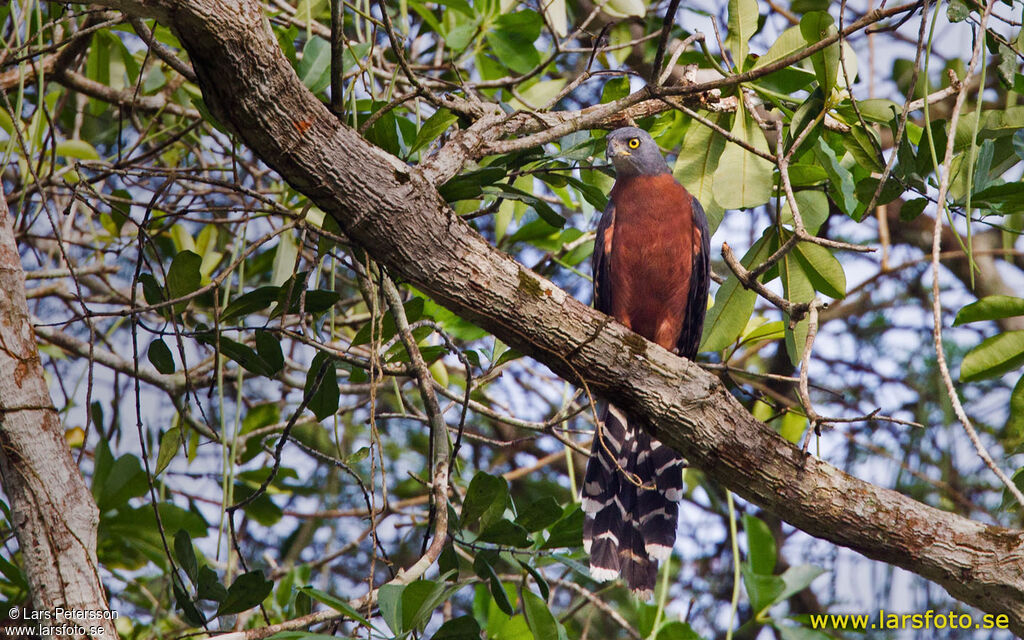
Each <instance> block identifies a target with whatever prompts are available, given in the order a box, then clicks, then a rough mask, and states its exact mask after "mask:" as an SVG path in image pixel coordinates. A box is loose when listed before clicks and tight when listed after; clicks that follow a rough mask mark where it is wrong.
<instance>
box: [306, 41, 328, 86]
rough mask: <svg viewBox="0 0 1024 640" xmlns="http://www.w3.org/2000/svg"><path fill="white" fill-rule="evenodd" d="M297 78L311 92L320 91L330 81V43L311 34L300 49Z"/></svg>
mask: <svg viewBox="0 0 1024 640" xmlns="http://www.w3.org/2000/svg"><path fill="white" fill-rule="evenodd" d="M298 74H299V79H300V80H302V84H304V85H306V87H307V88H308V89H309V90H310V91H312V92H313V93H320V92H321V91H323V90H324V89H326V88H327V85H328V84H330V82H331V43H330V42H328V41H327V40H324V39H323V38H321V37H320V36H313V37H312V38H310V39H309V40H308V41H307V42H306V46H305V47H303V49H302V60H301V61H299V69H298Z"/></svg>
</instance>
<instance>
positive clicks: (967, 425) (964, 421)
mask: <svg viewBox="0 0 1024 640" xmlns="http://www.w3.org/2000/svg"><path fill="white" fill-rule="evenodd" d="M995 3H996V0H991V1H990V2H989V3H988V4H987V5H986V7H985V13H984V15H983V16H982V17H981V23H980V25H979V30H980V35H978V37H977V42H976V43H975V45H974V53H973V55H972V56H971V63H970V64H969V65H968V66H967V74H966V75H965V76H964V82H963V86H962V87H961V89H960V92H959V93H957V96H956V102H955V103H954V105H953V112H952V115H951V116H950V119H949V130H950V131H956V126H957V123H958V121H959V120H960V109H961V108H962V107H963V104H964V101H965V100H966V98H967V87H968V86H970V82H968V80H969V79H970V77H971V75H973V74H974V69H975V67H977V64H978V60H979V58H980V57H981V52H982V49H983V48H984V46H985V37H986V36H985V34H986V31H985V24H986V23H987V22H988V18H989V16H990V15H991V13H992V7H993V6H994V5H995ZM978 99H979V100H980V99H981V95H980V93H979V95H978ZM955 138H956V136H953V135H950V136H949V139H948V140H947V141H946V155H945V157H944V158H943V161H942V166H943V167H945V171H943V172H941V176H940V180H939V195H938V200H939V210H938V211H937V212H936V214H935V226H934V228H933V230H932V337H933V341H934V344H935V358H936V361H937V362H938V365H939V373H940V374H941V376H942V383H943V384H944V385H945V387H946V395H947V396H948V397H949V401H950V403H951V404H952V406H953V412H954V413H955V414H956V417H957V418H958V419H959V420H960V424H961V426H963V428H964V432H965V433H966V434H967V438H968V439H969V440H970V441H971V444H972V445H974V450H975V451H977V453H978V457H980V458H981V459H982V461H983V462H984V463H985V466H987V467H988V468H989V469H991V470H992V472H993V473H994V474H996V477H997V478H999V480H1000V482H1002V483H1003V485H1005V486H1006V489H1007V491H1009V492H1010V494H1011V495H1012V496H1013V497H1014V499H1016V500H1017V503H1018V504H1020V505H1021V507H1024V493H1022V492H1021V490H1020V489H1018V488H1017V485H1015V484H1014V483H1013V480H1011V479H1010V478H1009V477H1008V476H1007V475H1006V474H1005V473H1004V472H1003V470H1002V469H1000V468H999V466H998V465H997V464H996V463H995V461H994V460H993V459H992V456H991V455H989V453H988V451H987V450H986V449H985V445H984V444H983V443H982V442H981V438H980V437H978V432H977V431H976V430H975V428H974V425H973V424H971V420H970V418H969V417H968V416H967V412H966V411H964V407H963V404H962V403H961V402H960V395H959V394H958V393H957V390H956V387H955V386H954V385H953V378H952V376H950V373H949V366H948V365H947V364H946V353H945V350H944V348H943V345H942V300H941V297H940V293H941V291H940V288H939V265H940V262H939V255H940V253H941V249H942V209H943V208H945V203H946V196H947V194H948V193H949V182H950V177H951V174H952V167H951V165H952V162H953V148H954V143H955ZM893 155H895V154H893Z"/></svg>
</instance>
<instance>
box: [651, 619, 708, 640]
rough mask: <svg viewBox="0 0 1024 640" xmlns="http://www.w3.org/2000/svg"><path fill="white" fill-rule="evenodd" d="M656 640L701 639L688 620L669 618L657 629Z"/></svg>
mask: <svg viewBox="0 0 1024 640" xmlns="http://www.w3.org/2000/svg"><path fill="white" fill-rule="evenodd" d="M656 640H701V637H700V636H699V635H698V634H697V632H696V631H694V630H693V627H691V626H690V624H689V623H688V622H680V621H679V620H671V621H669V622H666V623H664V624H663V625H661V628H659V629H658V635H657V637H656Z"/></svg>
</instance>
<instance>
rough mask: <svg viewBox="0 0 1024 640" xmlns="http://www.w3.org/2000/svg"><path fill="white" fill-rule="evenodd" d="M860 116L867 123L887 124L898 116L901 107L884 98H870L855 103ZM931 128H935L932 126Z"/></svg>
mask: <svg viewBox="0 0 1024 640" xmlns="http://www.w3.org/2000/svg"><path fill="white" fill-rule="evenodd" d="M857 107H858V108H860V114H861V115H862V116H864V119H865V120H867V121H869V122H882V123H885V122H889V121H891V120H892V119H893V118H894V117H896V116H898V114H899V113H900V110H901V107H900V105H898V104H896V103H895V102H893V101H892V100H887V99H885V98H870V99H868V100H860V101H859V102H857ZM932 126H935V125H934V124H933V125H932Z"/></svg>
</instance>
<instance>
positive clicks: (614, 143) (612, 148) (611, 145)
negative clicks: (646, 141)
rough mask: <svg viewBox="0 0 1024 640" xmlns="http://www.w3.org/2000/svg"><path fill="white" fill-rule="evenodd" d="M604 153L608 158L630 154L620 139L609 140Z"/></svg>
mask: <svg viewBox="0 0 1024 640" xmlns="http://www.w3.org/2000/svg"><path fill="white" fill-rule="evenodd" d="M605 153H606V155H607V156H608V159H609V160H612V159H614V158H622V157H625V156H629V155H632V154H631V153H630V152H629V150H628V149H627V148H626V145H625V144H623V142H622V141H621V140H609V141H608V148H607V150H606V152H605Z"/></svg>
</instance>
